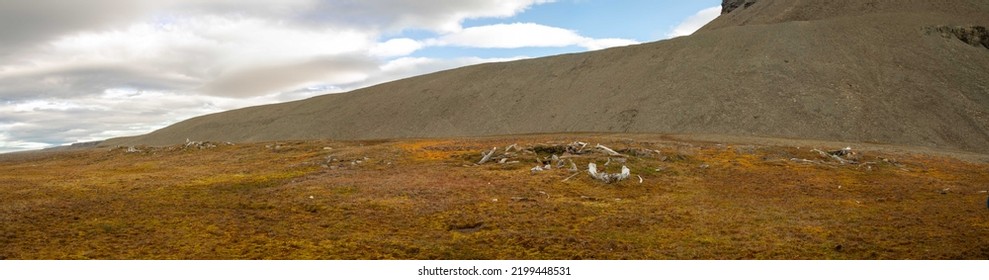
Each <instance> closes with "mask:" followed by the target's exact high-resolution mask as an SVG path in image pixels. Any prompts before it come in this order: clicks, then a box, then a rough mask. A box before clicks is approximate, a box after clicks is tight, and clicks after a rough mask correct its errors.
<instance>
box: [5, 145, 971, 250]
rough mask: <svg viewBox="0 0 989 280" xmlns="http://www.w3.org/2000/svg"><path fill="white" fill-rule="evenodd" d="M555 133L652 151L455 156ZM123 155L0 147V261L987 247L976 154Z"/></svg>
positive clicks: (725, 150)
mask: <svg viewBox="0 0 989 280" xmlns="http://www.w3.org/2000/svg"><path fill="white" fill-rule="evenodd" d="M574 140H582V141H588V142H591V143H592V145H593V144H595V143H602V144H604V145H607V146H610V147H612V148H614V149H616V150H621V151H626V152H631V151H635V150H639V151H642V150H658V151H660V152H661V154H659V155H657V154H652V155H645V154H643V155H640V156H633V157H629V158H628V160H627V165H628V166H629V168H631V169H632V173H633V179H632V180H628V181H623V182H620V183H616V184H611V185H607V184H603V183H600V182H598V181H594V180H593V179H591V178H590V177H589V176H587V175H586V165H587V163H588V162H590V161H596V162H597V163H598V164H599V165H602V164H603V163H604V162H605V161H607V156H604V155H602V154H588V155H581V156H578V157H575V158H574V161H575V162H576V163H577V164H578V166H580V167H581V169H582V172H585V173H582V174H580V175H577V176H576V177H573V178H572V179H570V180H567V181H566V182H564V181H563V180H564V179H565V178H567V177H570V176H571V175H572V173H571V172H569V171H567V170H561V169H553V170H550V171H545V172H539V173H535V174H533V173H532V172H530V170H529V169H530V168H532V167H533V166H535V158H536V156H537V155H535V154H528V153H519V154H518V155H517V156H516V157H514V158H513V160H520V161H521V163H517V164H496V163H489V164H485V165H482V166H476V165H473V163H475V162H477V160H479V159H480V157H481V155H480V153H481V151H482V150H490V148H491V147H494V146H498V147H502V148H504V147H505V146H508V145H510V144H513V143H518V144H519V145H521V146H523V147H528V148H532V147H536V146H544V147H554V146H559V145H564V144H566V143H569V142H570V141H574ZM819 148H822V149H824V148H837V147H819ZM141 149H142V150H143V151H142V152H140V153H127V152H126V149H113V150H106V149H97V150H85V151H69V152H59V153H49V154H43V155H36V156H30V157H26V156H21V157H6V158H3V159H0V258H3V259H989V210H987V209H986V196H987V194H986V193H981V192H982V191H985V190H987V189H989V172H986V170H987V167H989V165H987V164H985V163H972V162H964V161H959V160H954V159H951V158H940V157H936V156H927V155H925V156H914V155H906V154H885V153H883V152H871V151H865V152H863V153H862V154H861V155H860V158H861V159H860V161H862V162H870V163H869V164H855V165H842V164H839V163H836V162H833V161H827V160H824V159H821V158H820V156H819V155H817V153H815V152H811V151H810V149H811V148H808V147H803V148H795V147H782V146H755V145H723V144H716V143H700V142H694V143H689V142H682V141H671V140H660V139H642V138H641V137H640V138H637V139H635V140H632V139H626V138H622V137H620V136H576V135H569V136H568V135H553V136H545V135H544V136H526V137H511V138H508V137H505V138H483V139H448V140H407V141H387V142H380V141H379V142H329V141H309V142H279V143H261V144H243V145H241V144H238V145H220V146H219V147H217V148H213V149H206V150H199V149H182V148H181V147H180V146H174V147H165V148H148V147H141ZM499 150H501V149H499ZM537 150H539V151H545V150H552V149H537ZM539 156H548V154H541V155H539ZM792 158H800V159H809V160H815V161H819V162H818V163H800V162H795V161H792V160H791V159H792ZM607 168H608V171H609V172H617V170H618V169H619V168H620V165H618V166H616V165H609V166H607ZM636 176H641V177H642V178H643V183H641V184H640V183H638V178H637V177H636ZM944 189H949V190H947V191H944V192H942V190H944ZM942 193H943V194H942ZM513 198H514V199H513Z"/></svg>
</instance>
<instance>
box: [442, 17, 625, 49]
mask: <svg viewBox="0 0 989 280" xmlns="http://www.w3.org/2000/svg"><path fill="white" fill-rule="evenodd" d="M637 43H639V42H637V41H634V40H627V39H593V38H587V37H584V36H581V35H580V34H578V33H577V32H576V31H573V30H569V29H563V28H558V27H552V26H546V25H542V24H536V23H511V24H493V25H485V26H477V27H470V28H465V29H463V30H461V31H458V32H454V33H450V34H446V35H444V36H441V37H440V38H438V39H433V40H430V41H427V44H428V45H435V46H459V47H472V48H504V49H511V48H524V47H567V46H581V47H584V48H586V49H588V50H599V49H603V48H609V47H616V46H624V45H631V44H637Z"/></svg>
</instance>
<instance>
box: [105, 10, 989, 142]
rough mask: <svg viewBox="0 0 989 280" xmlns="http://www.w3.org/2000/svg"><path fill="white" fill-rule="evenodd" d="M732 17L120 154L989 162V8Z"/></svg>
mask: <svg viewBox="0 0 989 280" xmlns="http://www.w3.org/2000/svg"><path fill="white" fill-rule="evenodd" d="M725 2H726V3H725V4H726V5H725V7H726V9H725V12H727V13H725V14H723V15H722V16H721V17H719V18H718V19H716V20H715V21H713V22H711V23H710V24H709V25H708V26H706V27H705V28H703V29H702V30H701V31H699V32H697V33H696V34H694V35H691V36H688V37H681V38H676V39H671V40H664V41H659V42H654V43H648V44H642V45H636V46H629V47H621V48H613V49H607V50H602V51H596V52H588V53H581V54H569V55H560V56H553V57H546V58H539V59H531V60H523V61H515V62H506V63H492V64H483V65H476V66H469V67H464V68H460V69H454V70H449V71H443V72H438V73H434V74H429V75H424V76H419V77H413V78H409V79H405V80H400V81H395V82H391V83H386V84H381V85H378V86H373V87H369V88H365V89H361V90H356V91H353V92H349V93H342V94H332V95H325V96H320V97H315V98H311V99H307V100H301V101H296V102H289V103H282V104H274V105H266V106H259V107H252V108H245V109H240V110H233V111H228V112H223V113H218V114H212V115H207V116H201V117H197V118H193V119H190V120H187V121H183V122H180V123H177V124H175V125H172V126H169V127H167V128H164V129H161V130H158V131H155V132H153V133H150V134H147V135H143V136H136V137H130V138H120V139H111V140H109V141H107V142H105V144H107V145H136V144H148V145H165V144H175V143H182V142H185V141H186V139H193V140H200V141H205V140H210V141H233V142H252V141H269V140H287V139H318V138H331V139H341V140H349V139H379V138H429V137H452V136H480V135H507V134H524V133H551V132H590V131H593V132H632V133H636V132H649V133H681V134H727V135H741V136H763V137H782V138H800V139H819V140H831V141H846V142H875V143H890V144H902V145H919V146H928V147H936V148H941V149H957V150H967V151H976V152H985V151H989V42H987V41H986V40H987V39H986V38H989V34H987V33H986V29H985V28H984V27H985V26H989V2H986V1H980V0H950V1H919V0H898V1H891V0H879V1H875V0H874V1H853V0H840V1H782V0H775V1H774V0H743V1H732V0H727V1H725Z"/></svg>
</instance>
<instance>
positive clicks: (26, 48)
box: [0, 0, 721, 153]
mask: <svg viewBox="0 0 989 280" xmlns="http://www.w3.org/2000/svg"><path fill="white" fill-rule="evenodd" d="M720 4H721V1H708V0H703V1H677V0H610V1H607V0H431V1H422V0H280V1H266V0H172V1H159V0H87V1H64V0H0V153H4V152H12V151H20V150H29V149H40V148H47V147H53V146H59V145H66V144H71V143H77V142H87V141H97V140H103V139H107V138H113V137H119V136H128V135H138V134H144V133H148V132H151V131H154V130H156V129H159V128H162V127H165V126H168V125H171V124H174V123H176V122H179V121H182V120H185V119H188V118H191V117H195V116H199V115H204V114H210V113H216V112H221V111H226V110H232V109H237V108H243V107H248V106H256V105H263V104H271V103H278V102H287V101H293V100H300V99H305V98H309V97H313V96H318V95H323V94H333V93H340V92H347V91H351V90H354V89H359V88H362V87H367V86H371V85H375V84H379V83H383V82H388V81H393V80H397V79H402V78H406V77H411V76H416V75H421V74H426V73H431V72H435V71H439V70H445V69H451V68H456V67H461V66H466V65H471V64H478V63H487V62H500V61H511V60H518V59H526V58H535V57H543V56H550V55H557V54H564V53H575V52H585V51H594V50H600V49H605V48H610V47H618V46H625V45H632V44H640V43H647V42H653V41H658V40H665V39H669V38H673V37H678V36H685V35H689V34H691V33H693V32H694V31H696V30H697V29H698V28H700V27H701V26H703V25H704V24H706V23H708V22H710V21H711V20H713V19H714V18H715V17H717V16H718V15H719V14H720V11H721V7H720Z"/></svg>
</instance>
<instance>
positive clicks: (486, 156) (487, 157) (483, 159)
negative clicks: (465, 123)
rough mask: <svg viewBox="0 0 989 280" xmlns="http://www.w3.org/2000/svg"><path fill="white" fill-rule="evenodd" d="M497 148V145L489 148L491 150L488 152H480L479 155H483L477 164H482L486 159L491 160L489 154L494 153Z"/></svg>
mask: <svg viewBox="0 0 989 280" xmlns="http://www.w3.org/2000/svg"><path fill="white" fill-rule="evenodd" d="M497 150H498V147H494V148H491V152H489V153H487V154H485V153H483V152H481V155H483V156H484V157H482V158H481V161H478V162H477V164H484V163H485V162H488V160H491V156H492V155H494V153H495V151H497Z"/></svg>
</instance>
